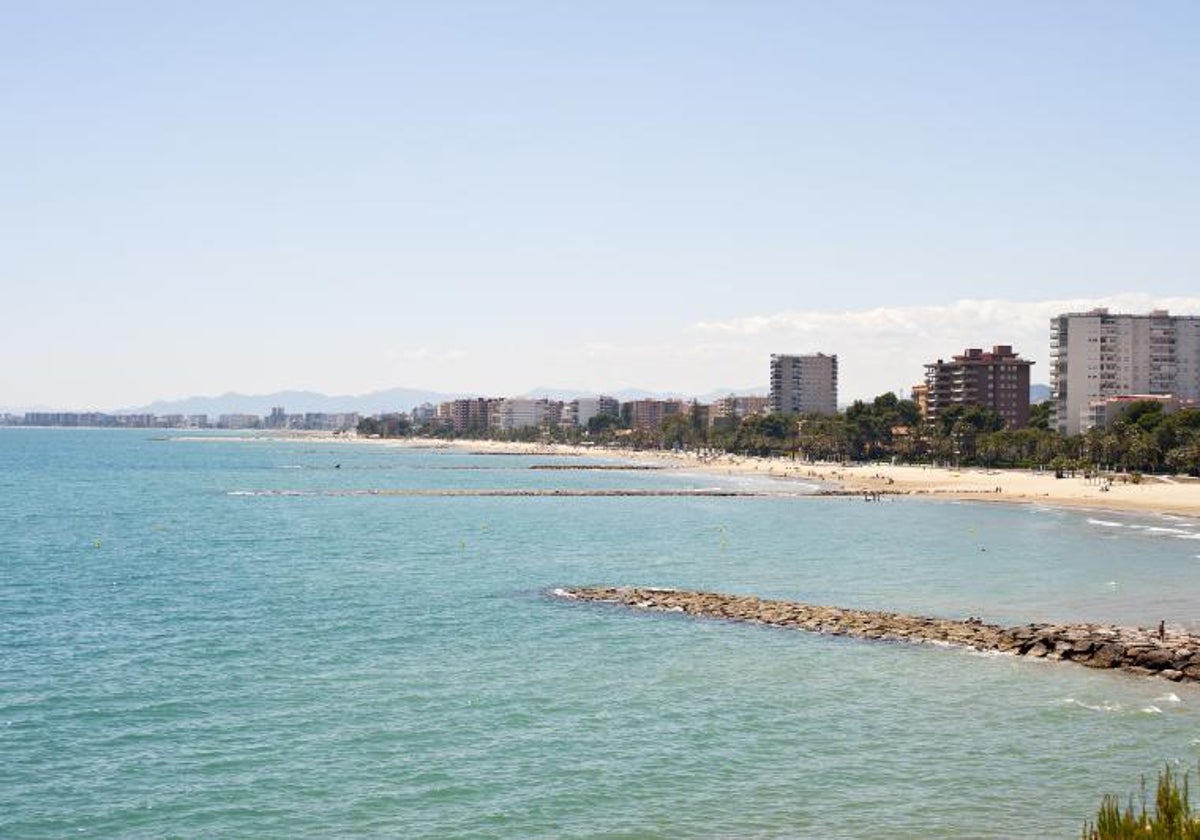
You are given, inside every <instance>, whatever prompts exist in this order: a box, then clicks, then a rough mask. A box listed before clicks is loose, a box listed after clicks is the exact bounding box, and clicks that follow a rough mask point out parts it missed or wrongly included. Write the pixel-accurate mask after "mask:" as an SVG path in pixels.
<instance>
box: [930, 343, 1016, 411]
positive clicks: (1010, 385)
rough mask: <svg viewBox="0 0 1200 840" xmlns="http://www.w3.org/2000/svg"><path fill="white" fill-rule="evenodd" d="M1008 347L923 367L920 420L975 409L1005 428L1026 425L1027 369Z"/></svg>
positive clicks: (999, 346)
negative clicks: (959, 407) (954, 410)
mask: <svg viewBox="0 0 1200 840" xmlns="http://www.w3.org/2000/svg"><path fill="white" fill-rule="evenodd" d="M1032 366H1033V362H1031V361H1029V360H1028V359H1022V358H1021V357H1020V356H1018V355H1017V354H1016V353H1014V352H1013V349H1012V346H1011V345H1009V344H997V345H995V346H994V347H992V350H991V352H990V353H987V352H984V351H983V350H982V349H981V348H979V347H970V348H968V349H966V350H964V351H963V352H962V353H961V354H959V355H957V356H955V357H953V358H952V359H951V360H950V361H945V360H943V359H938V360H937V361H936V362H931V363H930V364H927V365H925V393H924V394H923V395H922V398H923V400H924V402H925V411H924V416H925V417H926V418H928V419H930V420H937V418H938V415H939V414H940V413H941V412H943V411H945V410H946V409H948V408H950V407H951V406H954V405H964V406H965V405H978V406H982V407H983V408H987V409H990V410H991V411H994V412H996V414H998V415H1000V417H1001V418H1003V419H1004V424H1005V425H1006V426H1008V427H1009V428H1013V429H1019V428H1022V427H1024V426H1028V425H1029V368H1030V367H1032Z"/></svg>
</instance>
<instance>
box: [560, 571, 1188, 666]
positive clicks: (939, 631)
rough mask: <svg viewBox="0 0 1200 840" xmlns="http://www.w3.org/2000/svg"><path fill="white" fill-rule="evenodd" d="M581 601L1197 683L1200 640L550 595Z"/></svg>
mask: <svg viewBox="0 0 1200 840" xmlns="http://www.w3.org/2000/svg"><path fill="white" fill-rule="evenodd" d="M555 593H556V594H557V595H560V596H562V597H564V598H569V599H574V600H579V601H601V602H607V603H615V604H621V605H623V606H626V607H631V608H633V609H640V610H656V611H660V612H677V613H686V614H688V615H694V616H697V617H702V618H716V619H724V620H727V621H744V622H751V623H755V624H768V625H771V626H774V627H786V628H792V629H795V630H807V631H810V632H814V633H829V634H832V635H837V636H854V637H858V638H863V639H876V640H880V641H896V642H932V643H940V644H947V645H955V646H959V647H965V648H973V649H975V650H981V651H1000V652H1003V653H1011V654H1014V655H1017V656H1028V657H1031V658H1044V659H1056V660H1065V661H1069V662H1077V663H1079V664H1080V665H1086V666H1087V667H1089V668H1120V669H1121V670H1124V671H1129V672H1131V673H1134V674H1140V675H1143V676H1152V675H1156V676H1160V677H1163V678H1165V679H1168V680H1173V681H1175V682H1200V636H1195V635H1191V634H1187V633H1179V632H1175V631H1167V632H1164V634H1163V637H1162V638H1161V639H1160V637H1159V631H1158V629H1157V628H1156V629H1153V630H1145V629H1142V628H1140V627H1117V626H1113V625H1104V624H1025V625H1020V626H1017V627H1001V626H999V625H996V624H986V623H984V622H983V621H981V620H979V619H975V618H972V619H967V620H965V621H960V620H954V619H946V618H928V617H925V616H919V615H905V614H902V613H891V612H877V611H874V610H854V609H843V608H840V607H821V606H812V605H809V604H801V603H796V602H794V601H774V600H767V599H764V598H755V597H753V596H750V595H722V594H719V593H715V592H692V591H687V590H679V589H654V588H646V587H581V588H571V589H558V590H555Z"/></svg>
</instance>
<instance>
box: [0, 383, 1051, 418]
mask: <svg viewBox="0 0 1200 840" xmlns="http://www.w3.org/2000/svg"><path fill="white" fill-rule="evenodd" d="M767 390H768V389H767V388H766V387H765V386H760V387H757V388H755V387H751V388H714V389H713V390H711V391H709V392H708V393H706V394H684V393H682V392H679V391H647V390H644V389H641V388H621V389H619V390H615V391H605V392H603V393H605V394H607V395H608V396H611V397H616V398H617V399H618V400H620V401H621V402H629V401H631V400H653V399H659V400H666V399H682V400H692V399H695V400H699V401H700V402H702V403H711V402H713V401H714V400H719V399H721V398H722V397H727V396H729V395H730V394H734V395H736V396H739V397H744V396H752V395H756V394H761V395H765V394H766V393H767ZM595 394H596V392H595V391H584V390H579V389H577V388H559V387H538V388H531V389H529V390H528V391H526V392H525V393H524V394H522V395H521V396H525V397H537V398H542V397H544V398H546V399H552V400H567V401H569V400H573V399H577V398H579V397H587V396H595ZM475 396H479V395H478V394H463V393H444V392H440V391H425V390H421V389H418V388H389V389H387V390H383V391H372V392H370V393H367V394H344V395H340V396H330V395H328V394H321V393H318V392H316V391H276V392H274V393H271V394H237V393H232V392H230V393H227V394H221V395H219V396H212V397H204V396H200V397H187V398H185V399H181V400H159V401H157V402H152V403H150V404H149V405H142V406H136V407H129V408H119V409H116V410H115V411H112V412H109V413H112V414H158V415H164V414H208V415H211V416H217V415H220V414H257V415H266V414H270V413H271V409H272V408H275V407H276V406H283V409H284V410H285V411H286V412H288V413H289V414H308V413H317V412H323V413H326V414H334V413H338V412H345V411H356V412H358V413H359V414H382V413H386V412H390V411H410V410H411V409H412V408H413V406H417V405H421V404H422V403H433V404H434V405H437V404H438V403H442V402H446V401H447V400H454V399H461V398H464V397H475ZM1049 398H1050V386H1049V385H1030V386H1029V401H1030V402H1031V403H1034V404H1036V403H1039V402H1042V401H1043V400H1047V399H1049ZM7 410H8V411H13V412H15V413H21V412H22V411H49V410H54V409H47V408H30V409H7Z"/></svg>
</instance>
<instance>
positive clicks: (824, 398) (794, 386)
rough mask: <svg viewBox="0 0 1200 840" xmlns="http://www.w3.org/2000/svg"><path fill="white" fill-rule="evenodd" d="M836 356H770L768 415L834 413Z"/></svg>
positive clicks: (835, 403) (836, 380) (773, 354)
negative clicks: (782, 413)
mask: <svg viewBox="0 0 1200 840" xmlns="http://www.w3.org/2000/svg"><path fill="white" fill-rule="evenodd" d="M837 384H838V364H837V356H836V355H833V356H828V355H826V354H824V353H813V354H810V355H806V356H789V355H784V354H776V353H772V354H771V395H770V397H768V406H769V407H770V410H771V411H772V412H784V413H795V414H836V413H837Z"/></svg>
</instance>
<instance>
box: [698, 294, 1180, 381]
mask: <svg viewBox="0 0 1200 840" xmlns="http://www.w3.org/2000/svg"><path fill="white" fill-rule="evenodd" d="M1099 306H1103V307H1107V308H1108V309H1109V310H1110V311H1112V312H1148V311H1150V310H1152V309H1169V310H1171V311H1172V312H1175V313H1177V314H1194V313H1197V312H1200V297H1174V298H1161V297H1154V296H1152V295H1148V294H1142V293H1129V294H1120V295H1113V296H1109V297H1104V298H1090V299H1060V300H1043V301H1012V300H1000V299H993V300H960V301H955V302H953V303H948V304H944V305H940V306H898V307H877V308H874V309H865V310H857V311H837V312H829V311H812V310H791V311H785V312H777V313H773V314H764V315H756V316H750V317H744V318H736V319H732V320H729V321H706V322H701V323H698V324H696V325H694V327H693V328H692V330H691V333H692V334H693V335H697V336H700V337H702V339H703V340H709V341H711V340H713V339H716V340H717V342H718V343H720V344H723V345H727V346H732V347H736V349H735V350H734V351H733V352H734V353H735V354H736V355H737V356H738V357H740V358H742V359H744V360H745V363H747V364H748V363H750V362H751V361H752V360H753V362H754V364H755V365H756V366H757V367H758V368H759V378H760V380H765V379H766V368H767V358H768V357H769V355H770V354H771V353H808V352H817V351H820V352H825V353H835V354H837V356H838V369H839V392H840V398H841V400H842V401H847V400H852V399H856V398H859V397H870V396H874V395H875V394H879V393H881V392H883V391H889V390H907V389H908V388H909V387H910V386H911V385H912V384H913V383H916V382H919V381H921V379H922V377H923V375H924V365H925V363H927V362H932V361H934V360H935V359H937V358H948V357H950V356H952V355H954V354H955V353H961V352H962V351H963V350H964V349H965V348H967V347H983V348H989V347H991V346H992V345H995V344H1011V345H1012V346H1013V349H1015V350H1016V351H1017V352H1018V353H1020V354H1021V355H1022V356H1024V357H1025V358H1027V359H1032V360H1033V361H1034V362H1035V363H1036V365H1035V367H1034V369H1033V381H1034V382H1048V381H1049V373H1048V370H1047V366H1046V365H1047V361H1048V359H1049V341H1050V337H1049V333H1050V319H1051V318H1052V317H1054V316H1055V315H1059V314H1062V313H1064V312H1078V311H1087V310H1089V309H1093V308H1095V307H1099ZM703 340H702V343H701V346H703Z"/></svg>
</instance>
